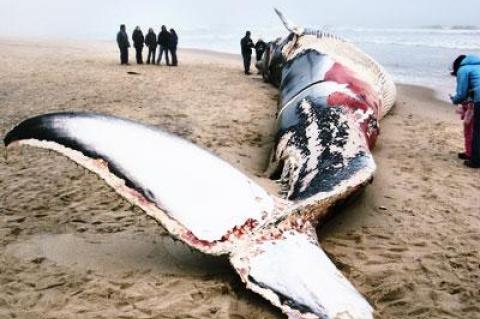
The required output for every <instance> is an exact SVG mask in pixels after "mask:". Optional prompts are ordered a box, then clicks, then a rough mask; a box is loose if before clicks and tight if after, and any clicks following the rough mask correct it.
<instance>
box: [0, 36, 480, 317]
mask: <svg viewBox="0 0 480 319" xmlns="http://www.w3.org/2000/svg"><path fill="white" fill-rule="evenodd" d="M130 53H131V55H132V54H133V50H131V52H130ZM117 55H118V53H117V50H116V48H115V47H114V45H112V44H109V43H82V42H62V43H53V42H47V41H43V42H38V41H37V42H35V41H27V40H15V39H0V58H1V59H2V65H1V67H0V71H1V72H0V133H1V134H2V135H3V134H5V133H6V132H7V131H8V130H9V129H10V128H11V127H12V126H13V125H14V124H16V123H17V122H19V121H21V120H22V119H25V118H27V117H30V116H33V115H37V114H42V113H45V112H54V111H94V112H100V113H107V114H114V115H118V116H122V117H127V118H130V119H136V120H138V121H141V122H144V123H150V124H153V125H157V126H160V127H162V128H164V129H165V130H167V131H170V132H173V133H176V134H179V135H182V136H184V137H185V138H187V139H189V140H191V141H193V142H195V143H197V144H199V145H202V146H204V147H206V148H208V149H210V150H212V151H213V152H215V153H217V154H218V155H219V156H221V157H223V158H224V159H226V160H227V161H229V162H231V163H232V164H233V165H235V166H236V167H238V168H239V169H241V170H242V171H244V172H246V173H247V174H248V175H250V176H252V177H253V178H255V179H256V180H258V181H259V182H260V183H261V184H262V185H264V186H266V187H267V188H268V189H271V190H273V189H274V186H273V185H272V183H271V182H270V181H268V180H266V179H264V178H263V177H262V173H263V171H264V169H265V166H266V162H267V159H268V155H269V151H270V148H271V145H272V133H273V125H274V117H275V111H276V101H277V90H276V89H275V88H273V87H271V86H270V85H268V84H266V83H264V82H263V81H262V80H261V78H260V77H259V76H251V77H246V76H244V75H243V73H242V69H241V61H240V59H239V57H237V56H235V55H228V54H221V53H212V52H207V51H200V50H180V51H179V60H180V66H179V67H177V68H168V67H156V66H149V65H143V66H136V65H131V66H128V67H121V66H119V65H118V64H117V59H116V58H117ZM131 58H132V56H131ZM128 71H133V72H137V73H139V74H128V73H127V72H128ZM381 130H382V134H381V137H380V139H379V143H378V145H377V147H376V149H375V151H374V157H375V159H376V161H377V164H378V172H377V174H376V177H375V180H374V182H373V184H372V185H370V186H369V187H368V188H367V189H366V190H365V192H364V193H363V194H362V195H361V196H360V197H359V198H357V199H356V200H355V201H354V202H353V203H352V204H351V205H350V206H349V207H346V208H345V209H342V210H341V211H339V212H338V213H337V214H336V216H335V217H333V218H332V219H331V220H330V221H329V222H328V223H326V224H324V225H323V226H322V227H320V228H319V229H318V233H319V236H320V241H321V244H322V246H323V248H324V249H325V250H326V251H327V253H328V254H329V255H330V256H331V257H332V259H334V261H335V263H336V264H337V266H338V267H339V268H340V269H341V270H342V271H343V273H344V274H345V275H346V276H347V277H348V278H349V279H350V280H351V281H352V283H353V284H354V285H355V286H356V287H357V288H358V289H359V290H360V291H361V292H362V293H363V294H364V295H365V296H366V297H367V298H368V299H369V301H370V302H371V303H372V305H373V306H374V307H375V309H377V312H378V314H377V316H378V318H472V319H473V318H478V317H479V314H480V286H479V281H480V278H479V277H480V255H479V248H480V244H479V241H480V217H479V215H480V183H479V180H480V171H475V170H471V169H467V168H465V167H463V165H462V162H461V161H460V160H457V159H456V153H457V152H459V151H461V148H462V145H463V144H462V143H463V142H462V132H461V130H462V126H461V122H460V121H459V119H458V118H457V116H456V115H455V113H454V108H453V107H452V106H450V105H448V104H445V103H444V102H440V101H437V100H435V98H434V96H433V92H432V91H430V90H428V89H425V88H421V87H414V86H403V85H402V86H399V99H398V103H397V106H396V107H395V108H394V109H393V110H392V112H391V113H390V114H389V115H388V116H387V117H386V118H385V119H384V120H383V121H382V123H381ZM4 151H5V149H4V147H3V145H2V146H0V153H1V154H4ZM0 196H1V197H0V198H1V202H0V204H1V206H0V211H1V215H0V287H1V288H2V289H0V318H10V317H11V318H14V317H16V318H39V317H42V318H202V319H203V318H221V319H224V318H228V319H242V318H245V319H249V318H263V319H267V318H268V319H270V318H284V316H283V315H282V314H281V313H280V312H279V311H278V310H276V309H275V308H274V307H272V306H271V305H270V304H269V303H268V302H266V301H264V300H263V299H262V298H261V297H259V296H257V295H255V294H254V293H250V292H249V291H247V290H246V289H245V288H244V286H243V284H242V283H241V282H240V280H239V279H238V277H237V275H236V274H235V272H234V271H233V270H232V269H230V267H229V265H228V263H227V261H226V260H225V259H222V258H213V257H207V256H204V255H202V254H199V253H197V252H193V251H192V250H191V249H189V248H188V247H186V246H185V245H183V244H182V243H180V242H174V241H172V240H171V239H170V237H169V236H168V234H167V233H166V232H165V230H164V229H163V228H162V227H160V226H159V225H158V224H157V223H156V222H154V221H153V220H151V219H149V218H147V217H146V216H145V215H144V214H143V213H142V211H141V210H140V209H138V208H135V207H132V206H131V205H130V204H129V203H127V202H126V201H125V200H123V199H122V198H120V197H119V196H118V195H117V194H116V193H114V192H113V191H112V190H111V189H110V188H108V187H107V186H106V185H105V184H104V183H103V182H102V181H101V180H100V179H99V178H97V177H96V176H95V175H93V174H92V173H90V172H88V171H86V170H85V169H83V168H81V167H79V166H77V165H76V164H74V163H73V162H71V161H69V160H67V159H66V158H64V157H62V156H60V155H58V154H55V153H53V152H48V151H45V150H39V149H33V148H27V147H24V148H15V149H12V150H11V151H9V153H8V159H5V158H4V157H0ZM314 266H315V265H312V267H314Z"/></svg>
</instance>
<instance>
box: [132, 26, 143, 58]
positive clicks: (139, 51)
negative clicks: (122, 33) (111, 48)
mask: <svg viewBox="0 0 480 319" xmlns="http://www.w3.org/2000/svg"><path fill="white" fill-rule="evenodd" d="M132 40H133V46H134V48H135V51H136V58H137V64H143V44H144V43H145V37H144V36H143V32H142V30H141V29H140V26H138V25H137V27H136V28H135V30H134V31H133V33H132Z"/></svg>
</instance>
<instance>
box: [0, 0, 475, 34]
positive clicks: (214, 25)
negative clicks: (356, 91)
mask: <svg viewBox="0 0 480 319" xmlns="http://www.w3.org/2000/svg"><path fill="white" fill-rule="evenodd" d="M0 4H1V5H2V8H5V10H2V11H1V12H0V30H1V31H0V36H13V37H15V36H18V37H29V38H30V37H31V38H36V37H52V38H66V39H98V40H100V39H111V38H112V36H113V35H114V34H115V33H116V32H117V31H118V26H119V25H120V24H121V23H124V24H126V25H127V28H128V31H129V32H131V31H132V29H133V28H134V26H136V25H140V26H142V28H143V29H147V28H148V27H153V28H155V29H156V30H157V29H158V28H159V26H160V25H162V24H165V25H167V26H168V27H170V26H172V27H175V28H176V29H178V30H179V31H185V32H194V31H195V32H202V29H203V31H205V32H212V30H215V29H221V28H227V29H232V30H237V29H238V30H243V29H253V30H255V28H257V29H262V28H277V27H278V28H281V24H280V21H279V20H278V18H277V16H276V15H275V13H274V11H273V7H278V8H279V9H280V10H281V11H283V12H284V13H285V15H287V16H288V17H289V18H290V19H291V20H292V21H294V22H295V23H297V24H299V25H303V26H315V27H323V26H331V27H367V28H418V27H426V26H434V25H435V26H437V25H438V26H446V27H449V26H450V27H451V26H477V27H478V26H479V22H478V18H477V14H478V13H477V12H479V11H480V3H479V2H478V0H459V1H456V2H454V3H453V2H452V1H450V0H438V1H433V0H419V1H417V2H416V3H411V2H408V3H403V2H395V3H387V2H385V1H380V0H364V1H363V2H362V5H361V6H359V5H358V1H355V0H337V1H335V2H334V3H332V2H327V1H323V0H322V1H320V2H318V1H315V2H313V1H296V2H295V3H293V2H292V1H286V0H279V1H274V0H267V1H262V2H261V3H257V1H253V0H246V1H243V2H241V3H238V2H233V1H221V0H208V1H203V2H201V3H199V2H196V1H194V0H180V1H176V2H166V1H154V0H140V1H135V2H133V1H125V0H118V1H115V0H103V1H96V2H95V1H92V0H84V1H82V2H68V3H66V1H62V0H39V1H33V0H24V1H21V0H17V1H13V0H0ZM432 10H433V11H434V12H435V14H432ZM455 12H461V14H454V13H455ZM225 13H227V14H225ZM112 34H113V35H112Z"/></svg>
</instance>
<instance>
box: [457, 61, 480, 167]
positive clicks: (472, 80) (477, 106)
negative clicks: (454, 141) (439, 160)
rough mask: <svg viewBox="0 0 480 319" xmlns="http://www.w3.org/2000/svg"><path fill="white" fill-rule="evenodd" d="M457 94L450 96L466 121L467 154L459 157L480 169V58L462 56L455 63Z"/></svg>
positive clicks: (468, 164)
mask: <svg viewBox="0 0 480 319" xmlns="http://www.w3.org/2000/svg"><path fill="white" fill-rule="evenodd" d="M452 69H453V70H452V73H451V74H452V75H453V76H455V77H456V78H457V92H456V94H455V95H454V96H450V99H451V100H452V103H453V104H456V105H459V108H458V109H457V111H458V113H460V114H461V116H462V119H463V121H464V137H465V152H462V153H459V154H458V157H459V158H460V159H463V160H465V162H464V164H465V165H466V166H468V167H471V168H480V57H478V56H475V55H460V56H459V57H457V58H456V59H455V61H454V62H453V67H452Z"/></svg>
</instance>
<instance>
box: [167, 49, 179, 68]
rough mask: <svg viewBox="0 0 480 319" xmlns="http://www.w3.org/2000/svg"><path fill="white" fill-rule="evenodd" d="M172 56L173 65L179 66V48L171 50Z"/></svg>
mask: <svg viewBox="0 0 480 319" xmlns="http://www.w3.org/2000/svg"><path fill="white" fill-rule="evenodd" d="M170 56H171V57H172V65H173V66H177V65H178V60H177V48H172V49H170ZM167 61H168V60H167Z"/></svg>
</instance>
